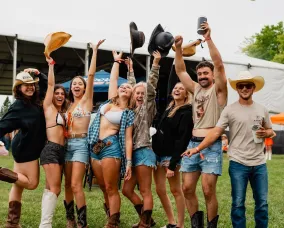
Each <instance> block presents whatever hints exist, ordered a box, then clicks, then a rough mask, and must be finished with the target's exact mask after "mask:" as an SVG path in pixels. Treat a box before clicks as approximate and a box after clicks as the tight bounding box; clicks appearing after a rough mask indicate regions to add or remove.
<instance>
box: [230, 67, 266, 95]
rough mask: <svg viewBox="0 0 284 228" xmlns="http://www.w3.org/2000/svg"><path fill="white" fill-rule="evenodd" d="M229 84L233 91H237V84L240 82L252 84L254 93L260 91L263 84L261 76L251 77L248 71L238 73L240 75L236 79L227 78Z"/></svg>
mask: <svg viewBox="0 0 284 228" xmlns="http://www.w3.org/2000/svg"><path fill="white" fill-rule="evenodd" d="M229 82H230V85H231V87H232V88H233V89H234V90H237V84H238V83H240V82H250V83H253V84H254V85H255V89H254V92H257V91H259V90H261V89H262V87H263V86H264V83H265V82H264V79H263V77H261V76H254V77H253V76H252V74H251V73H250V72H249V71H240V73H239V74H238V79H236V80H232V79H230V78H229Z"/></svg>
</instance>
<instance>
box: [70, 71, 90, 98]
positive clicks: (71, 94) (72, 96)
mask: <svg viewBox="0 0 284 228" xmlns="http://www.w3.org/2000/svg"><path fill="white" fill-rule="evenodd" d="M76 78H80V79H81V80H82V82H83V83H84V87H85V90H86V87H87V83H86V81H85V79H84V78H83V77H82V76H75V77H74V78H73V79H72V80H71V83H70V87H69V93H68V100H69V101H70V102H74V95H73V93H72V90H71V87H72V83H73V81H74V80H75V79H76ZM84 93H85V92H84Z"/></svg>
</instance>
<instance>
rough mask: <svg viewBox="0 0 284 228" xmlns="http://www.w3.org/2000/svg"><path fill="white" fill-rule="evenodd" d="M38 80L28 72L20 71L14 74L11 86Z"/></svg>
mask: <svg viewBox="0 0 284 228" xmlns="http://www.w3.org/2000/svg"><path fill="white" fill-rule="evenodd" d="M38 81H39V78H38V77H35V78H33V77H32V76H31V75H30V74H29V73H28V72H20V73H18V74H17V76H16V80H15V83H14V85H13V88H15V87H16V86H18V85H21V84H24V83H27V84H32V83H38Z"/></svg>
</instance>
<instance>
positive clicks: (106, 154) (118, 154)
mask: <svg viewBox="0 0 284 228" xmlns="http://www.w3.org/2000/svg"><path fill="white" fill-rule="evenodd" d="M102 141H103V142H104V143H106V144H107V143H108V142H111V145H110V146H105V147H104V148H103V149H102V150H101V151H100V153H99V154H95V153H94V152H93V150H92V148H91V158H92V159H95V160H102V159H104V158H117V159H121V158H122V151H121V149H120V146H119V141H118V137H117V136H116V135H111V136H108V137H106V138H104V139H103V140H102Z"/></svg>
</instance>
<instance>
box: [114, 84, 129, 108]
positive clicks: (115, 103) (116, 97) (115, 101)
mask: <svg viewBox="0 0 284 228" xmlns="http://www.w3.org/2000/svg"><path fill="white" fill-rule="evenodd" d="M126 84H128V83H126ZM131 87H132V86H131ZM132 95H133V88H132V94H131V97H130V98H129V99H128V103H127V108H128V109H133V105H132V102H131V100H132ZM110 103H111V104H114V105H115V106H119V95H118V93H117V95H116V96H115V97H113V98H111V99H110Z"/></svg>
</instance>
